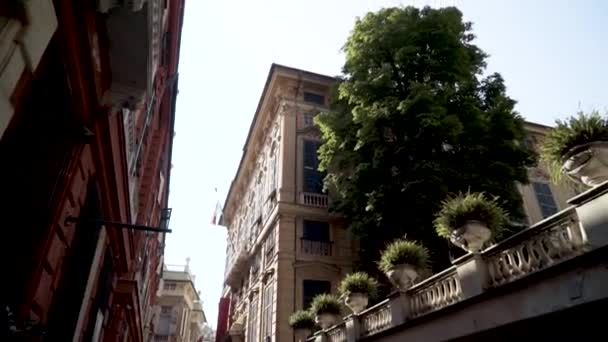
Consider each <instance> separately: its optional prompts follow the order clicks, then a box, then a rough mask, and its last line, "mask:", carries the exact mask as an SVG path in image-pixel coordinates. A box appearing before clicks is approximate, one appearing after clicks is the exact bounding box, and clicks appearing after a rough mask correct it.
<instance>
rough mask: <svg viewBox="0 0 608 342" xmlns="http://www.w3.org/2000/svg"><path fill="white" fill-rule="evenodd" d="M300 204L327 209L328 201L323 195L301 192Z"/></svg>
mask: <svg viewBox="0 0 608 342" xmlns="http://www.w3.org/2000/svg"><path fill="white" fill-rule="evenodd" d="M300 204H302V205H305V206H309V207H315V208H327V207H328V205H329V199H328V197H327V195H325V194H316V193H312V192H301V193H300Z"/></svg>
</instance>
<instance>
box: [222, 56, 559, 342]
mask: <svg viewBox="0 0 608 342" xmlns="http://www.w3.org/2000/svg"><path fill="white" fill-rule="evenodd" d="M334 81H335V79H334V78H332V77H328V76H323V75H319V74H315V73H312V72H307V71H303V70H298V69H294V68H289V67H285V66H280V65H276V64H273V65H272V67H271V69H270V74H269V76H268V79H267V81H266V85H265V87H264V90H263V93H262V96H261V99H260V102H259V104H258V108H257V110H256V113H255V116H254V119H253V123H252V124H251V128H250V131H249V134H248V137H247V140H246V144H245V148H244V151H245V152H244V154H243V157H242V159H241V163H240V165H239V169H238V171H237V175H236V177H235V179H234V181H233V183H232V185H231V187H230V191H229V194H228V197H227V199H226V203H225V206H224V212H223V217H222V225H225V226H226V227H227V229H228V241H227V243H228V246H227V251H226V268H225V282H224V292H223V298H222V300H221V301H220V313H219V318H218V320H220V321H219V322H218V325H217V326H218V333H217V340H216V341H223V340H222V338H223V336H225V335H228V334H237V335H238V334H242V336H243V337H244V338H245V341H247V342H258V341H277V342H278V341H281V342H283V341H292V340H293V333H292V330H291V329H290V328H289V326H288V324H287V321H288V317H289V315H290V314H291V313H292V312H294V311H295V310H298V309H303V308H306V307H307V306H308V304H309V302H310V300H311V299H312V298H313V297H314V296H315V295H316V294H319V293H324V292H336V289H337V286H338V284H339V281H340V280H341V279H342V278H343V277H344V276H345V275H346V274H348V273H349V272H350V271H351V270H352V265H353V262H354V261H355V259H356V257H357V242H356V240H355V239H354V238H353V236H351V233H350V231H349V230H347V229H344V224H342V223H341V220H340V217H338V216H335V215H332V214H330V213H329V212H328V210H327V208H328V204H329V203H328V197H327V195H325V194H323V192H322V184H321V182H322V178H323V175H322V174H321V173H320V172H319V171H317V167H318V159H317V154H316V153H317V148H318V146H319V144H320V132H319V131H318V129H317V128H315V126H314V124H313V118H314V116H315V115H316V114H317V113H318V112H320V111H322V110H324V109H326V108H327V105H328V100H329V91H330V87H331V85H332V84H333V82H334ZM527 129H528V131H529V132H530V139H529V141H530V143H535V142H537V141H539V140H540V139H542V136H543V134H544V132H546V130H547V129H549V128H548V127H545V126H541V125H537V124H531V123H530V124H527ZM530 174H531V180H532V183H530V184H529V185H524V186H522V185H518V187H519V189H520V190H521V191H522V194H523V197H524V204H525V207H526V208H525V209H526V213H527V216H528V218H527V221H528V222H526V224H532V223H534V222H536V221H539V220H541V219H543V218H544V217H547V216H549V215H551V214H553V213H555V212H557V211H558V210H560V209H562V208H564V207H565V206H566V203H565V201H566V199H567V198H569V197H571V196H570V195H571V192H570V191H569V190H566V189H563V188H560V187H557V186H555V185H554V184H551V183H550V181H549V180H548V176H547V174H546V172H545V171H543V169H542V167H541V168H538V169H533V170H530ZM226 321H227V322H226ZM222 327H225V328H224V329H222Z"/></svg>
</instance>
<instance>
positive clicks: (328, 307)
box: [310, 293, 342, 315]
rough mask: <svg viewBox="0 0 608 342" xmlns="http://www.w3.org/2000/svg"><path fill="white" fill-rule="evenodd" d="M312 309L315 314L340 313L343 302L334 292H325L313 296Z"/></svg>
mask: <svg viewBox="0 0 608 342" xmlns="http://www.w3.org/2000/svg"><path fill="white" fill-rule="evenodd" d="M310 311H312V313H314V314H315V315H320V314H325V313H327V314H334V315H339V314H340V313H341V312H342V304H341V303H340V300H339V299H338V297H336V296H334V295H332V294H327V293H323V294H320V295H317V296H316V297H315V298H313V300H312V304H311V305H310Z"/></svg>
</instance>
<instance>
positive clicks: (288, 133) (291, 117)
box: [277, 103, 299, 203]
mask: <svg viewBox="0 0 608 342" xmlns="http://www.w3.org/2000/svg"><path fill="white" fill-rule="evenodd" d="M279 108H280V109H279V117H280V122H281V144H280V146H281V149H280V151H279V192H278V196H277V198H278V200H279V201H280V202H288V203H294V202H295V201H296V200H297V198H296V195H297V189H296V174H297V172H296V165H297V157H298V155H299V153H298V151H297V134H296V130H297V126H296V107H295V106H291V105H287V104H286V103H282V104H281V105H280V107H279Z"/></svg>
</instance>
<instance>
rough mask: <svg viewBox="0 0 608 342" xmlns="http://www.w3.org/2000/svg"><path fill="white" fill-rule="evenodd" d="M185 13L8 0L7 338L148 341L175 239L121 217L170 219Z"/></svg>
mask: <svg viewBox="0 0 608 342" xmlns="http://www.w3.org/2000/svg"><path fill="white" fill-rule="evenodd" d="M15 3H17V1H15ZM183 11H184V0H134V1H124V2H121V1H109V0H108V1H106V0H100V1H77V0H71V1H67V0H66V1H64V0H55V1H50V0H31V1H27V2H19V4H18V5H11V6H6V5H0V63H4V61H8V62H6V63H4V64H0V81H2V83H1V84H2V85H4V84H5V83H6V84H12V85H13V86H12V87H10V88H9V89H8V91H7V92H6V93H5V94H4V95H5V96H6V97H5V98H4V99H3V101H4V102H3V103H0V104H1V105H2V106H0V111H3V112H2V113H1V114H2V115H3V118H6V120H5V122H6V124H5V125H4V126H2V125H0V129H1V130H0V158H1V159H0V160H1V161H2V162H1V163H2V167H1V168H0V169H1V170H0V175H1V176H2V177H0V182H1V183H2V185H1V186H0V188H1V189H2V190H1V191H0V197H1V198H2V212H3V214H4V215H3V216H5V220H4V222H3V225H2V226H3V228H5V229H4V231H5V233H4V234H3V236H4V239H5V240H4V241H6V242H8V243H7V244H6V248H5V249H4V251H3V254H4V255H3V256H4V260H6V263H7V267H6V270H5V272H4V273H3V278H4V279H6V280H8V281H6V282H5V287H6V289H5V290H4V291H2V292H3V295H2V297H3V298H2V300H1V301H0V304H2V308H3V312H2V316H3V321H5V322H4V323H2V324H3V325H4V326H5V327H2V328H1V329H2V332H1V334H2V335H0V337H1V338H0V340H2V341H4V340H7V341H10V340H11V339H17V338H18V337H15V336H21V337H19V338H21V340H27V341H30V340H41V341H147V340H148V339H149V333H150V332H151V330H152V326H151V325H152V324H153V322H154V317H153V316H152V312H151V310H148V308H149V307H150V306H151V304H152V303H153V301H154V299H155V295H156V292H157V286H158V283H159V280H160V273H161V271H162V255H163V249H164V239H165V236H164V234H165V233H162V232H156V231H143V230H136V229H129V228H125V227H124V226H122V225H120V224H112V223H111V222H114V223H123V224H131V225H137V226H148V227H160V226H162V225H163V224H166V222H167V220H166V219H164V220H162V219H161V216H163V215H165V216H166V214H167V213H168V211H167V210H166V208H167V206H168V188H169V179H170V172H171V149H172V137H173V124H174V119H175V100H176V96H177V83H178V77H177V65H178V58H179V48H180V39H181V27H182V20H183ZM41 13H42V14H41ZM13 32H17V33H15V35H14V36H12V38H6V37H7V35H8V34H12V33H13ZM28 35H29V36H28ZM2 39H3V40H2ZM13 45H14V46H15V48H14V49H12V48H11V47H12V46H13ZM7 46H8V48H6V49H5V47H7ZM37 51H39V53H38V55H37V54H36V52H37ZM3 54H4V55H3ZM20 58H21V59H20ZM14 60H16V61H17V62H15V63H13V62H12V61H14ZM20 60H22V61H23V63H21V64H19V63H18V61H20ZM15 75H16V76H15ZM11 77H12V79H15V80H16V81H14V82H12V83H10V82H9V81H10V80H11ZM5 81H6V82H5ZM2 90H6V89H2ZM5 108H6V109H5ZM5 308H6V310H4V309H5ZM4 311H6V313H5V312H4ZM28 320H29V321H31V322H32V323H31V324H26V322H27V321H28ZM32 325H33V326H34V327H35V329H34V330H36V331H34V330H32V331H26V330H28V327H31V326H32ZM41 332H43V333H41ZM24 336H25V337H24Z"/></svg>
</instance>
